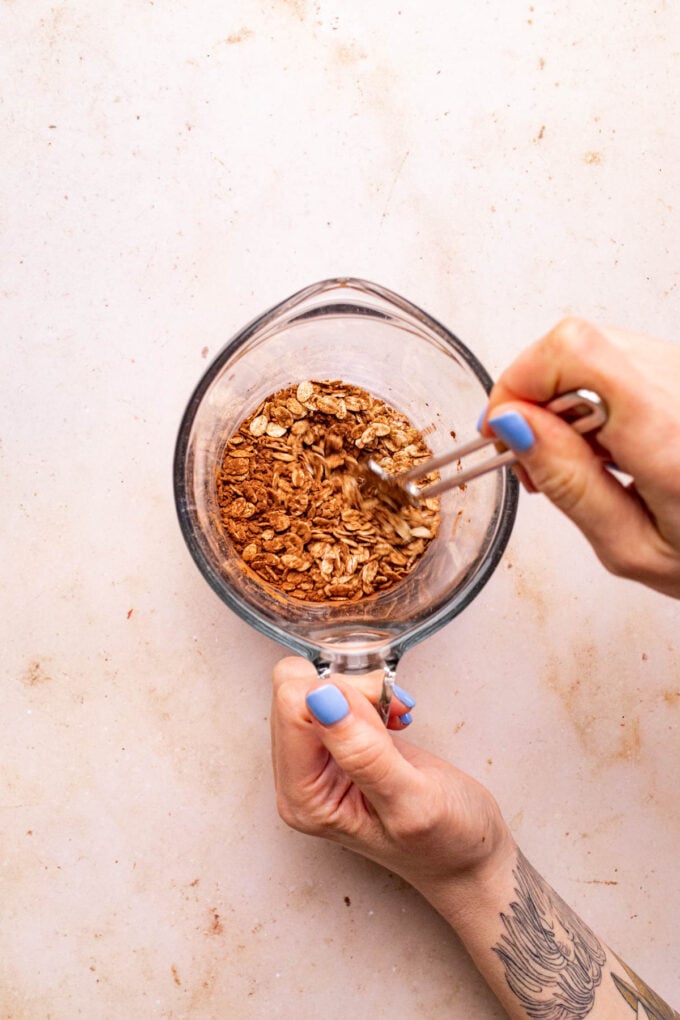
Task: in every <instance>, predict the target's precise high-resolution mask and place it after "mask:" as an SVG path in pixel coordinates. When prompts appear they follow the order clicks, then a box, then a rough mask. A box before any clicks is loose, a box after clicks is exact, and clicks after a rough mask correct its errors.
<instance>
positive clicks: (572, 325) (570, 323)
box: [550, 315, 606, 361]
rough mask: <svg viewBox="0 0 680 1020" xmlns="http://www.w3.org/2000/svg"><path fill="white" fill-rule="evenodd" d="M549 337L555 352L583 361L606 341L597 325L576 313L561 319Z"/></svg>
mask: <svg viewBox="0 0 680 1020" xmlns="http://www.w3.org/2000/svg"><path fill="white" fill-rule="evenodd" d="M550 339H551V343H552V346H553V348H554V349H555V350H556V352H558V353H560V354H568V355H570V356H573V357H576V358H578V359H579V360H583V361H585V360H587V359H588V358H590V357H592V356H593V354H595V353H596V352H597V351H598V350H599V349H600V348H601V347H602V345H603V344H605V343H606V339H605V337H604V335H603V333H602V332H601V331H600V330H599V329H598V327H597V326H595V325H594V324H593V323H592V322H589V321H588V320H587V319H581V318H580V317H579V316H577V315H570V316H567V318H565V319H562V321H561V322H559V323H558V324H557V326H556V327H555V329H554V330H553V331H552V334H551V338H550Z"/></svg>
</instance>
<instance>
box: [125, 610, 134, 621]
mask: <svg viewBox="0 0 680 1020" xmlns="http://www.w3.org/2000/svg"><path fill="white" fill-rule="evenodd" d="M133 613H134V609H128V611H127V616H126V619H127V620H129V619H130V617H131V616H132V614H133Z"/></svg>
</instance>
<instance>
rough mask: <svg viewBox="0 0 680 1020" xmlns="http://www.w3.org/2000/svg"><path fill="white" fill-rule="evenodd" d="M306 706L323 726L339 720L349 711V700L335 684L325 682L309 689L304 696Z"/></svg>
mask: <svg viewBox="0 0 680 1020" xmlns="http://www.w3.org/2000/svg"><path fill="white" fill-rule="evenodd" d="M306 701H307V707H308V708H309V711H310V712H311V713H312V715H313V716H314V718H315V719H318V720H319V722H320V723H323V724H324V726H331V725H332V724H333V723H336V722H340V720H341V719H344V718H345V716H346V715H347V713H348V712H349V702H348V701H347V698H346V697H345V695H344V694H343V693H342V691H341V690H340V688H339V687H336V686H335V684H325V685H324V686H323V687H317V689H316V690H315V691H310V692H309V694H308V695H307V698H306Z"/></svg>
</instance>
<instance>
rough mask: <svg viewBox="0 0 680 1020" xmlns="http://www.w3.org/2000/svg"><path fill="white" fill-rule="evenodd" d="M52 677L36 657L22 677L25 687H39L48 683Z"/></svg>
mask: <svg viewBox="0 0 680 1020" xmlns="http://www.w3.org/2000/svg"><path fill="white" fill-rule="evenodd" d="M51 679H52V677H51V676H49V674H48V673H46V671H45V669H44V667H43V666H42V665H41V664H40V662H38V660H37V659H34V661H33V662H31V663H30V665H29V666H28V667H27V669H26V670H25V671H24V674H23V676H22V677H21V682H22V684H24V686H25V687H38V685H39V684H46V683H49V681H50V680H51Z"/></svg>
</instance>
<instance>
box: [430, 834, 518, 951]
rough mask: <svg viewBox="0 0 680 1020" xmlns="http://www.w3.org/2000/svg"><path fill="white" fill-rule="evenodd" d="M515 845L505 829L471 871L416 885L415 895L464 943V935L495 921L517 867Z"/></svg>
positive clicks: (509, 890) (466, 870) (506, 902)
mask: <svg viewBox="0 0 680 1020" xmlns="http://www.w3.org/2000/svg"><path fill="white" fill-rule="evenodd" d="M517 852H518V848H517V844H516V843H515V840H514V838H513V836H512V834H511V832H510V830H509V829H508V828H507V827H505V828H504V831H503V832H502V834H500V835H499V837H498V838H497V840H496V844H495V846H494V847H493V849H492V850H491V852H490V853H489V854H488V855H486V856H485V857H484V858H483V859H482V860H480V861H479V862H478V863H476V864H475V865H474V866H473V867H470V868H466V869H465V870H463V871H461V872H458V873H456V874H454V875H451V876H449V877H448V878H442V879H430V880H427V881H423V882H419V883H418V886H417V887H418V890H419V892H420V893H421V894H422V895H423V896H424V897H425V899H426V900H427V901H428V902H429V903H430V904H431V905H432V906H433V907H434V909H435V910H436V911H437V912H438V913H440V914H441V915H442V917H443V918H444V919H445V920H446V921H447V922H448V923H449V924H450V925H451V927H452V928H453V929H454V931H455V932H456V933H457V934H458V936H459V937H460V938H461V939H462V940H463V941H467V939H466V934H467V932H468V931H475V932H478V931H479V928H480V925H484V926H486V925H488V923H489V921H490V920H491V919H492V918H493V919H494V920H496V921H497V919H498V917H499V915H500V912H501V911H502V910H504V909H505V908H506V907H507V904H508V903H509V902H510V900H511V898H512V892H513V881H514V877H513V871H514V868H515V867H516V863H517Z"/></svg>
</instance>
